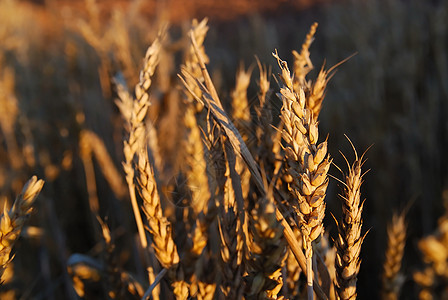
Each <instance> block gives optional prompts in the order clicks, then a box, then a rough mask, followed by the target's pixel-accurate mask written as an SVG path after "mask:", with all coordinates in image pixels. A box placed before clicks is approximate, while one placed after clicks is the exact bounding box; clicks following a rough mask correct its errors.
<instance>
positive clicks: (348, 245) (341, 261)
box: [335, 140, 364, 299]
mask: <svg viewBox="0 0 448 300" xmlns="http://www.w3.org/2000/svg"><path fill="white" fill-rule="evenodd" d="M349 141H350V140H349ZM353 149H354V147H353ZM355 156H356V159H355V161H354V163H353V164H352V165H349V163H348V161H347V165H348V172H347V174H345V183H344V190H343V193H342V195H341V199H342V218H341V220H340V221H339V222H336V223H337V225H338V232H339V234H338V237H337V239H336V240H335V245H336V249H337V251H336V291H337V294H338V296H339V298H340V299H356V296H357V292H356V282H357V275H358V273H359V268H360V266H361V258H360V252H361V245H362V243H363V240H364V235H361V229H362V211H363V207H364V202H361V184H362V182H363V179H362V178H363V173H362V171H361V167H362V165H363V163H364V161H363V157H360V158H358V155H357V153H356V151H355ZM344 158H345V157H344Z"/></svg>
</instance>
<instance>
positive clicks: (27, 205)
mask: <svg viewBox="0 0 448 300" xmlns="http://www.w3.org/2000/svg"><path fill="white" fill-rule="evenodd" d="M43 186H44V181H43V180H41V179H39V180H38V179H37V177H36V176H33V177H31V179H30V180H28V182H27V183H26V184H25V185H24V187H23V189H22V192H21V193H20V194H19V195H18V196H17V198H16V200H15V202H14V204H13V206H12V208H11V209H10V210H8V209H7V208H6V207H5V208H4V209H3V213H2V215H1V217H0V231H1V237H0V280H1V277H2V275H3V273H4V272H5V270H6V268H7V265H8V263H9V262H10V261H11V260H12V257H10V254H11V250H12V247H13V246H14V243H15V242H16V241H17V239H18V238H19V235H20V232H21V231H22V229H23V226H24V225H25V222H26V220H27V219H28V217H29V216H30V214H31V212H32V211H33V204H34V201H35V200H36V198H37V196H38V195H39V193H40V191H41V190H42V187H43Z"/></svg>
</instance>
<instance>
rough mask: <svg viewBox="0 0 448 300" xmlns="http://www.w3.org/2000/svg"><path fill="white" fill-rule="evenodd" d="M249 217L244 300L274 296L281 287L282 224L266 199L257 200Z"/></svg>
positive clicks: (283, 239) (282, 259)
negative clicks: (248, 245) (249, 250)
mask: <svg viewBox="0 0 448 300" xmlns="http://www.w3.org/2000/svg"><path fill="white" fill-rule="evenodd" d="M251 216H252V218H251V219H250V220H249V223H250V225H249V228H250V230H249V232H250V235H251V239H252V240H253V243H252V245H251V252H250V253H249V260H248V262H247V265H248V266H247V267H246V271H247V273H248V274H247V275H246V276H245V277H244V281H245V284H246V299H277V298H278V296H279V294H280V290H281V289H282V287H283V276H282V268H283V266H284V263H285V260H286V241H285V238H284V236H283V227H282V226H281V224H280V222H279V221H278V220H277V218H276V216H275V206H274V203H273V201H271V200H268V198H264V199H259V202H258V203H257V204H256V207H255V209H254V211H253V212H252V213H251Z"/></svg>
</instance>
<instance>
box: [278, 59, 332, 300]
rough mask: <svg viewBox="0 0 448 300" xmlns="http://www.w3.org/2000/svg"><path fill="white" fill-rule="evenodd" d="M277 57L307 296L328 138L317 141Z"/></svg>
mask: <svg viewBox="0 0 448 300" xmlns="http://www.w3.org/2000/svg"><path fill="white" fill-rule="evenodd" d="M273 55H274V57H275V58H276V59H277V61H278V64H279V66H280V69H281V71H282V73H281V74H280V78H281V79H282V81H283V86H282V87H281V89H280V93H279V96H280V98H281V99H282V101H283V106H282V109H281V115H280V118H281V120H282V121H283V130H282V138H283V140H284V141H285V142H286V146H285V147H284V148H285V156H286V160H287V172H288V173H289V175H290V176H291V178H292V181H291V183H290V184H289V190H290V192H291V193H292V195H293V196H294V197H293V199H291V202H290V205H291V206H292V207H293V208H294V210H295V212H296V214H297V218H298V220H299V228H300V231H301V232H302V237H303V247H304V249H305V256H306V258H307V269H308V271H307V274H308V275H309V277H308V278H307V282H308V296H309V297H311V298H312V295H311V296H310V294H312V286H313V283H312V275H311V264H312V251H313V250H312V246H311V242H312V241H314V240H315V239H316V238H317V237H319V236H320V235H321V233H322V229H323V224H322V221H323V218H324V215H325V207H326V204H325V202H324V199H325V195H326V190H327V186H328V182H329V181H328V175H327V173H328V170H329V168H330V164H331V160H330V158H329V156H328V155H327V141H324V142H322V143H320V144H318V137H319V131H318V123H317V121H316V120H315V119H314V118H312V112H311V111H310V110H309V109H308V108H307V107H306V103H307V102H306V96H305V92H304V91H303V89H300V90H299V92H295V91H294V89H293V75H291V72H290V70H289V68H288V64H287V63H286V62H285V61H283V60H281V59H280V57H279V56H278V54H277V53H274V54H273Z"/></svg>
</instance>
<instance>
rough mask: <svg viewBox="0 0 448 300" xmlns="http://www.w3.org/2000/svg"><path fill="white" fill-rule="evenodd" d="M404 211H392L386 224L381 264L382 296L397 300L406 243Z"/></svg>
mask: <svg viewBox="0 0 448 300" xmlns="http://www.w3.org/2000/svg"><path fill="white" fill-rule="evenodd" d="M406 229H407V225H406V222H405V213H404V212H402V213H400V214H397V213H394V215H393V216H392V222H391V223H390V224H389V225H388V226H387V249H386V259H385V261H384V265H383V270H384V271H383V278H382V281H383V289H382V297H383V299H386V300H398V297H399V295H400V289H401V287H402V285H403V283H404V279H405V277H404V275H403V274H402V273H401V272H400V270H401V263H402V260H403V255H404V247H405V244H406Z"/></svg>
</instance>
